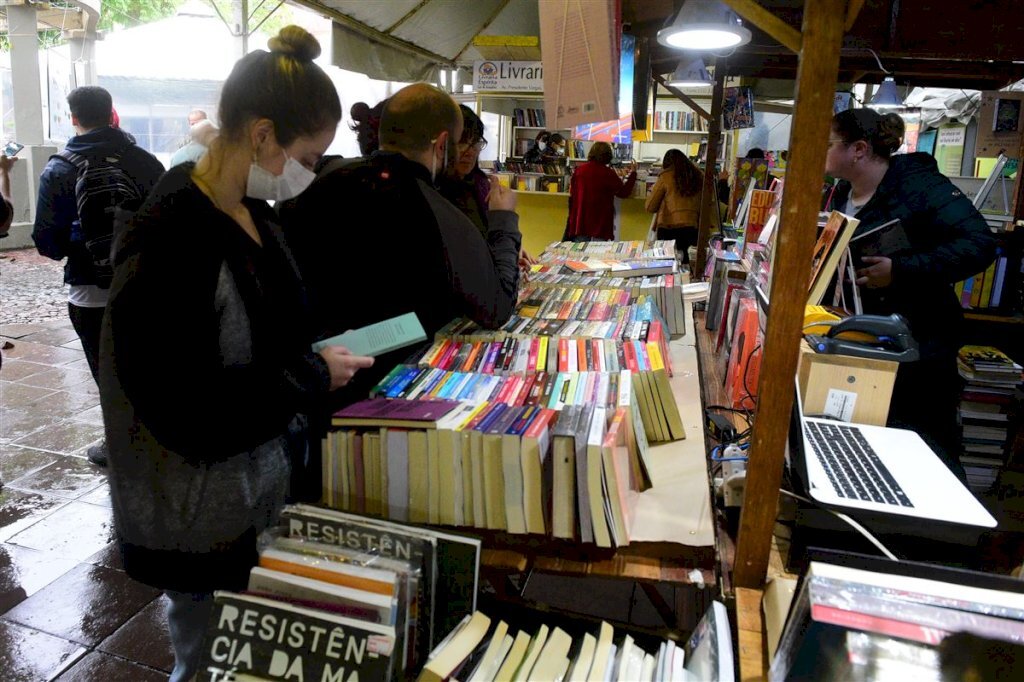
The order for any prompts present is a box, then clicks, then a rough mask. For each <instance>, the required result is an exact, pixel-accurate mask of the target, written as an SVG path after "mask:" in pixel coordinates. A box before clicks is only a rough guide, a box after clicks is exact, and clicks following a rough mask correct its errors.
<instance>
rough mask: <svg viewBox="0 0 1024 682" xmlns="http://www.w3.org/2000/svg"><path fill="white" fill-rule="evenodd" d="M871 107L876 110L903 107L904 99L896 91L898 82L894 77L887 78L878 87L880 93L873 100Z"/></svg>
mask: <svg viewBox="0 0 1024 682" xmlns="http://www.w3.org/2000/svg"><path fill="white" fill-rule="evenodd" d="M870 106H871V107H873V108H875V109H895V108H897V107H902V106H903V98H902V97H900V93H899V91H898V90H896V81H895V80H893V77H892V76H886V77H885V80H883V81H882V84H881V85H879V86H878V91H877V92H876V93H875V95H874V97H872V98H871V105H870Z"/></svg>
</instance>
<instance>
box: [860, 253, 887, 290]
mask: <svg viewBox="0 0 1024 682" xmlns="http://www.w3.org/2000/svg"><path fill="white" fill-rule="evenodd" d="M861 262H863V263H864V264H865V265H866V266H867V267H864V268H859V269H858V270H857V285H858V286H862V287H863V286H866V287H867V288H868V289H882V288H885V287H887V286H889V285H890V284H892V259H891V258H886V257H884V256H864V257H863V258H861Z"/></svg>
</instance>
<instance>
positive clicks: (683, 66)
mask: <svg viewBox="0 0 1024 682" xmlns="http://www.w3.org/2000/svg"><path fill="white" fill-rule="evenodd" d="M668 84H669V85H671V86H672V87H674V88H705V87H707V88H710V87H711V86H712V85H713V84H714V82H713V81H712V79H711V74H710V73H708V69H707V67H706V66H704V60H703V59H701V58H700V57H693V58H692V59H690V58H686V59H680V60H679V65H678V66H677V67H676V70H675V71H673V72H672V77H671V78H669V79H668Z"/></svg>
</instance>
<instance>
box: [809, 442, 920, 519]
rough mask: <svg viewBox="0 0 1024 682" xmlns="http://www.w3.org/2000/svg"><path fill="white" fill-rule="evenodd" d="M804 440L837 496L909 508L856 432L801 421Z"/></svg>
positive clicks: (871, 451) (905, 500)
mask: <svg viewBox="0 0 1024 682" xmlns="http://www.w3.org/2000/svg"><path fill="white" fill-rule="evenodd" d="M804 428H805V430H806V432H807V440H808V441H810V444H811V449H813V450H814V454H815V455H817V457H818V461H819V462H821V466H822V468H824V469H825V474H826V475H827V476H828V480H829V481H830V482H831V483H832V487H833V488H834V489H835V491H836V493H837V494H838V495H839V496H840V497H845V498H847V499H851V500H863V501H865V502H878V503H879V504H891V505H896V506H902V507H913V506H914V505H913V504H912V503H911V502H910V498H908V497H907V494H906V493H905V492H903V488H901V487H900V485H899V483H897V482H896V479H895V478H893V475H892V474H891V473H889V470H888V469H887V468H886V467H885V465H884V464H882V460H880V459H879V458H878V455H877V454H876V453H875V451H874V450H873V449H872V448H871V446H870V445H869V444H868V441H867V439H866V438H864V434H862V433H861V432H860V429H858V428H856V427H853V426H847V425H843V424H825V423H820V422H804Z"/></svg>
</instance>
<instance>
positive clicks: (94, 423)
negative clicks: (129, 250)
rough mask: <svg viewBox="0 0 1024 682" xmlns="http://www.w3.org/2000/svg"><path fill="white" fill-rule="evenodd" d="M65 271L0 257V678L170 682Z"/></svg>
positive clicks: (164, 640)
mask: <svg viewBox="0 0 1024 682" xmlns="http://www.w3.org/2000/svg"><path fill="white" fill-rule="evenodd" d="M62 280H63V272H62V267H61V264H60V263H55V262H53V261H50V260H48V259H46V258H42V257H40V256H39V255H38V254H36V253H35V252H34V251H33V250H20V251H6V252H3V253H2V254H0V355H2V358H3V364H2V366H0V480H2V481H3V488H2V489H0V680H2V681H3V682H22V681H24V682H37V681H42V680H61V681H62V682H63V681H65V680H79V681H84V680H131V681H132V682H136V681H138V682H148V681H150V680H166V679H167V675H168V672H169V671H170V669H171V668H172V667H173V664H174V656H173V654H172V653H171V647H170V642H169V640H168V637H167V628H166V621H165V618H164V598H163V597H162V596H161V594H160V593H159V591H157V590H155V589H153V588H151V587H148V586H146V585H143V584H141V583H138V582H135V581H134V580H132V579H131V578H129V577H128V576H127V575H126V574H125V573H124V571H123V570H122V569H121V564H120V555H119V552H118V548H117V544H116V542H115V539H114V531H113V521H112V518H111V511H110V493H109V490H108V486H107V481H106V474H105V472H104V470H103V469H101V468H98V467H96V466H94V465H92V464H90V463H89V461H88V460H87V459H86V455H85V451H86V449H87V448H88V447H89V446H91V445H93V444H95V443H97V442H99V440H100V439H101V438H102V437H103V419H102V415H101V413H100V407H99V397H98V391H97V389H96V384H95V382H94V381H93V379H92V375H91V374H90V373H89V367H88V365H87V364H86V361H85V356H84V355H83V353H82V350H81V344H80V343H79V341H78V336H77V335H76V334H75V331H74V329H72V327H71V322H70V321H69V320H68V316H67V289H66V287H65V286H64V285H63V283H62Z"/></svg>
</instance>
